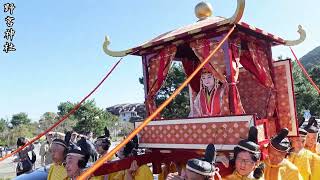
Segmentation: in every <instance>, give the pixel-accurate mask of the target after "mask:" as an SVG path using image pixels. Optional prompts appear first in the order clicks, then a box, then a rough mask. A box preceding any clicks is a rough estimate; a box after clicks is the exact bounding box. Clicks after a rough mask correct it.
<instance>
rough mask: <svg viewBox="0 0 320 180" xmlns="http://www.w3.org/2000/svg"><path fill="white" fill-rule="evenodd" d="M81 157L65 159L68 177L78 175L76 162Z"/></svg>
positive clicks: (69, 156) (78, 170)
mask: <svg viewBox="0 0 320 180" xmlns="http://www.w3.org/2000/svg"><path fill="white" fill-rule="evenodd" d="M80 159H81V157H78V156H72V155H68V156H67V159H66V170H67V175H68V177H76V176H78V175H79V174H80V168H79V166H78V162H79V160H80Z"/></svg>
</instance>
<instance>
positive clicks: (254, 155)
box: [230, 147, 261, 166]
mask: <svg viewBox="0 0 320 180" xmlns="http://www.w3.org/2000/svg"><path fill="white" fill-rule="evenodd" d="M240 152H248V151H246V150H244V149H241V148H239V147H235V148H234V149H233V153H234V154H233V159H231V161H230V164H231V165H232V166H235V164H236V159H237V156H238V154H239V153H240ZM248 153H249V154H250V156H251V159H252V161H254V162H258V161H259V160H260V158H261V153H251V152H248Z"/></svg>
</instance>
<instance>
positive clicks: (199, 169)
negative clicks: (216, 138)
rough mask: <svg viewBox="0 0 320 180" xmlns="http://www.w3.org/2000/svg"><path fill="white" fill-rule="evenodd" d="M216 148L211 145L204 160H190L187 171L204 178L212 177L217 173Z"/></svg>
mask: <svg viewBox="0 0 320 180" xmlns="http://www.w3.org/2000/svg"><path fill="white" fill-rule="evenodd" d="M215 160H216V148H215V147H214V145H213V144H209V145H208V146H207V148H206V152H205V157H204V158H202V159H190V160H188V162H187V167H186V168H187V169H188V170H190V171H192V172H195V173H197V174H200V175H203V176H212V175H213V174H214V172H215V166H214V164H215Z"/></svg>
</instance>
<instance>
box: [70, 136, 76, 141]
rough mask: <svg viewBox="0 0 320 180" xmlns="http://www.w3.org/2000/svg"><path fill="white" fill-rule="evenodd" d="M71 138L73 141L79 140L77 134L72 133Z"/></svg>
mask: <svg viewBox="0 0 320 180" xmlns="http://www.w3.org/2000/svg"><path fill="white" fill-rule="evenodd" d="M70 140H71V141H72V142H75V141H76V140H77V134H71V138H70Z"/></svg>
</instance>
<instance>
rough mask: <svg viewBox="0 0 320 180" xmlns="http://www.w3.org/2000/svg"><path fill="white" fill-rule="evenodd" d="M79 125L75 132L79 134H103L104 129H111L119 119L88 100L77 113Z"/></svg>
mask: <svg viewBox="0 0 320 180" xmlns="http://www.w3.org/2000/svg"><path fill="white" fill-rule="evenodd" d="M74 116H75V118H76V119H77V124H76V126H75V127H74V130H76V131H77V132H82V133H84V132H89V131H92V132H93V133H94V134H99V135H100V134H103V129H104V127H106V126H107V127H108V126H109V127H110V126H112V125H113V124H114V122H116V121H118V118H117V117H115V116H113V115H112V114H110V113H109V112H106V111H105V110H103V109H101V108H99V107H97V106H96V103H95V101H94V100H88V101H86V102H84V103H83V104H82V106H81V107H80V108H79V109H78V110H77V111H76V112H75V114H74Z"/></svg>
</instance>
